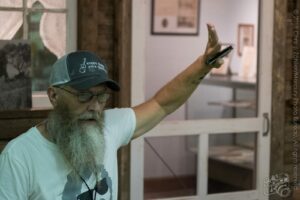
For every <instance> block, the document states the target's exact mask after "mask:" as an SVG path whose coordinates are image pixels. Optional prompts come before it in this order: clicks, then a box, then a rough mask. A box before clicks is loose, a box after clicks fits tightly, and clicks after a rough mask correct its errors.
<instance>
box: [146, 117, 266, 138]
mask: <svg viewBox="0 0 300 200" xmlns="http://www.w3.org/2000/svg"><path fill="white" fill-rule="evenodd" d="M262 121H263V120H262V118H238V119H214V120H210V119H207V120H184V121H163V122H161V123H159V124H158V125H157V126H156V127H155V128H153V129H152V130H150V131H149V132H148V133H147V134H146V135H145V137H164V136H183V135H198V134H201V133H209V134H226V133H230V132H237V133H239V134H242V133H243V132H258V131H260V130H262V127H263V123H262Z"/></svg>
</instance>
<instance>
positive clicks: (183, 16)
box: [151, 0, 200, 36]
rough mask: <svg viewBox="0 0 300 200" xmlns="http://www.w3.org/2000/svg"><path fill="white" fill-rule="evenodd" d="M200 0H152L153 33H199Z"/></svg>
mask: <svg viewBox="0 0 300 200" xmlns="http://www.w3.org/2000/svg"><path fill="white" fill-rule="evenodd" d="M199 7H200V0H152V12H151V34H153V35H195V36H196V35H198V33H199V12H200V11H199Z"/></svg>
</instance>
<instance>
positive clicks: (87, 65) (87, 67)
mask: <svg viewBox="0 0 300 200" xmlns="http://www.w3.org/2000/svg"><path fill="white" fill-rule="evenodd" d="M99 70H102V71H104V72H105V73H107V71H106V69H105V66H104V65H103V64H101V63H100V62H95V61H90V62H87V61H86V58H83V61H82V63H81V64H80V68H79V72H80V73H81V74H84V73H86V72H87V71H88V72H91V73H93V72H96V71H99Z"/></svg>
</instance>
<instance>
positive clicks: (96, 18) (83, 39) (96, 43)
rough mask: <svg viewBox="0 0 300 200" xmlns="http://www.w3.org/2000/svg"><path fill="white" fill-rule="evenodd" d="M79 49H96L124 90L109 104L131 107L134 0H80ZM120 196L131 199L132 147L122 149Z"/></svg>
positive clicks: (123, 198)
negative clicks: (132, 0)
mask: <svg viewBox="0 0 300 200" xmlns="http://www.w3.org/2000/svg"><path fill="white" fill-rule="evenodd" d="M78 49H81V50H90V51H94V52H95V53H96V54H97V55H99V56H100V57H101V58H102V59H103V60H104V61H105V63H106V64H107V65H108V66H109V67H110V69H109V74H110V75H111V77H112V78H113V79H114V80H117V81H118V82H119V83H120V86H121V91H120V92H118V93H117V94H115V95H114V96H113V99H112V101H111V102H110V104H109V105H108V107H128V106H130V104H131V103H130V95H131V93H130V87H131V60H130V59H131V0H101V1H100V0H97V1H95V0H79V1H78ZM118 163H119V165H118V169H119V199H122V200H127V199H129V191H130V190H129V188H130V182H129V172H130V165H129V164H130V147H129V146H126V147H123V148H121V149H120V150H119V152H118Z"/></svg>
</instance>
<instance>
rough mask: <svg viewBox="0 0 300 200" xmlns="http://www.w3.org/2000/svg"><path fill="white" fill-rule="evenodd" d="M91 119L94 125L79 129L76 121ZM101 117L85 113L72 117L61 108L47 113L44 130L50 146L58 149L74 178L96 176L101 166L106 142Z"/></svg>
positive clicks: (80, 125) (67, 111) (80, 126)
mask: <svg viewBox="0 0 300 200" xmlns="http://www.w3.org/2000/svg"><path fill="white" fill-rule="evenodd" d="M91 117H92V118H94V119H95V120H96V121H97V125H82V124H80V122H79V119H80V118H81V119H86V118H91ZM102 124H103V116H102V117H99V116H98V115H97V114H95V113H86V114H84V115H81V116H79V117H73V116H72V114H71V112H70V111H69V110H68V107H67V106H66V105H64V104H62V105H60V106H58V107H57V108H56V109H55V110H54V111H53V112H52V113H50V115H49V118H48V122H47V130H48V132H49V135H50V137H51V138H52V140H53V142H54V143H55V144H56V145H57V146H58V148H59V149H60V151H61V152H62V154H63V155H64V157H65V159H66V161H67V162H68V163H69V164H70V166H71V167H72V168H73V172H74V173H73V175H74V178H79V176H78V175H80V174H83V172H84V171H85V172H87V171H89V172H91V173H95V174H97V171H98V170H99V169H100V165H102V163H103V159H104V153H105V140H104V134H103V131H102V130H103V128H102V127H103V125H102Z"/></svg>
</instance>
